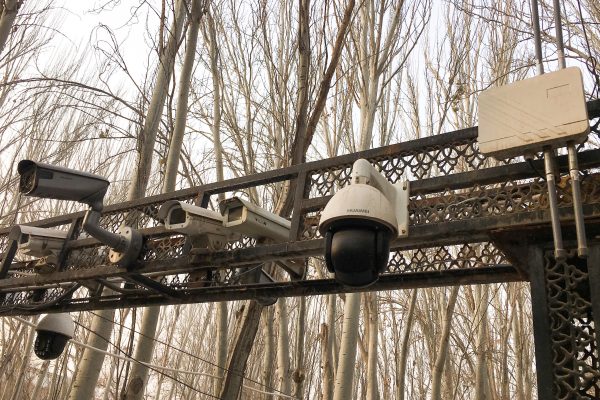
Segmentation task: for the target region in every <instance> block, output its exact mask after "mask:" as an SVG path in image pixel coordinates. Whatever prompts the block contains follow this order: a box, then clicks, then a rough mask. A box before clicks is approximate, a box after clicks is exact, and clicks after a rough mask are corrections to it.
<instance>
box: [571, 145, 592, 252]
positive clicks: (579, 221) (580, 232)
mask: <svg viewBox="0 0 600 400" xmlns="http://www.w3.org/2000/svg"><path fill="white" fill-rule="evenodd" d="M567 150H568V152H569V173H570V174H571V191H572V192H573V211H574V214H575V229H576V231H577V255H578V256H579V257H587V255H588V248H587V240H586V237H585V222H584V220H583V202H582V200H581V183H580V179H579V178H580V177H579V165H578V162H577V149H576V148H575V143H573V142H569V143H567Z"/></svg>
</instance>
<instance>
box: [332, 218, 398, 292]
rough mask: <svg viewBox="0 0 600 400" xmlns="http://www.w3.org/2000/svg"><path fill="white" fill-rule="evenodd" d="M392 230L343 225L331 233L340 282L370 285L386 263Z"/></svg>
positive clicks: (337, 276) (334, 260) (334, 264)
mask: <svg viewBox="0 0 600 400" xmlns="http://www.w3.org/2000/svg"><path fill="white" fill-rule="evenodd" d="M390 236H391V235H390V233H389V232H388V231H387V230H382V229H377V228H368V227H349V228H340V229H339V230H337V231H335V232H334V233H333V234H332V235H331V238H330V240H331V245H330V248H329V251H330V256H329V260H328V261H330V263H331V264H332V265H331V267H333V268H332V269H333V270H334V272H335V278H336V280H337V281H339V282H341V283H343V284H344V285H347V286H354V287H361V286H368V285H370V284H372V283H374V282H375V281H377V278H378V276H379V272H380V271H382V270H383V269H384V268H385V266H386V265H387V262H388V258H389V254H390V247H389V243H390Z"/></svg>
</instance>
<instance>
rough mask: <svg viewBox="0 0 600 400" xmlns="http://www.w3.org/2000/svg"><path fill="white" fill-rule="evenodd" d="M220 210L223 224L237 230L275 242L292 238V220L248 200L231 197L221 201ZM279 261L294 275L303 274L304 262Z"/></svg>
mask: <svg viewBox="0 0 600 400" xmlns="http://www.w3.org/2000/svg"><path fill="white" fill-rule="evenodd" d="M219 210H220V211H221V214H223V225H224V226H225V227H227V228H229V229H233V230H235V231H236V232H239V233H242V234H244V235H246V236H249V237H253V238H256V239H269V240H271V241H273V242H286V241H288V240H290V230H291V227H292V224H291V222H290V221H288V220H287V219H285V218H283V217H280V216H279V215H277V214H274V213H272V212H270V211H267V210H265V209H264V208H261V207H259V206H257V205H255V204H252V203H250V202H249V201H247V200H244V199H241V198H239V197H231V198H229V199H226V200H223V201H222V202H221V203H219ZM277 263H278V264H279V265H280V266H281V267H282V268H283V269H285V270H286V271H287V272H289V273H290V274H292V275H293V276H301V275H302V274H303V271H304V264H303V263H301V262H298V261H295V260H280V261H277Z"/></svg>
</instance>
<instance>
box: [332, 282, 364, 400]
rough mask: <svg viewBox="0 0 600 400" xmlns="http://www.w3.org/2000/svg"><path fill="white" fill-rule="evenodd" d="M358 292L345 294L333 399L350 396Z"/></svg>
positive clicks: (353, 364)
mask: <svg viewBox="0 0 600 400" xmlns="http://www.w3.org/2000/svg"><path fill="white" fill-rule="evenodd" d="M360 296H361V295H360V293H348V294H346V304H345V306H344V325H343V328H342V342H341V346H340V356H339V364H338V367H337V371H336V373H335V388H334V392H333V399H334V400H346V399H351V398H353V397H352V383H353V381H354V369H355V361H356V341H357V340H358V317H359V315H360Z"/></svg>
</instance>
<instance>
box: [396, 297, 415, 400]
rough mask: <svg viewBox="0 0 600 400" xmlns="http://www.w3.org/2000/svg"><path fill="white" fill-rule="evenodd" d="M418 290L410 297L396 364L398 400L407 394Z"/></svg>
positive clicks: (401, 399)
mask: <svg viewBox="0 0 600 400" xmlns="http://www.w3.org/2000/svg"><path fill="white" fill-rule="evenodd" d="M417 293H418V290H417V289H413V291H412V294H411V296H410V305H409V308H408V315H407V316H406V322H405V323H404V327H403V328H404V334H403V335H402V345H401V347H400V355H399V357H398V360H397V364H396V398H397V399H398V400H404V393H405V392H406V384H405V381H406V360H407V359H408V350H409V348H408V343H409V339H410V332H411V330H412V325H413V321H414V319H415V305H416V304H417Z"/></svg>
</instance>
